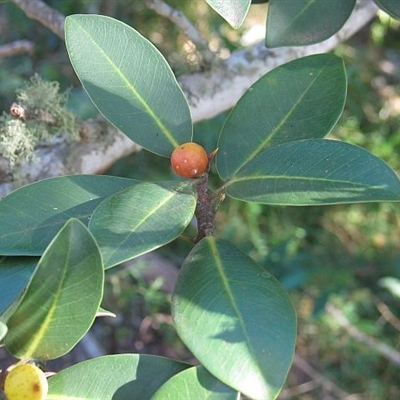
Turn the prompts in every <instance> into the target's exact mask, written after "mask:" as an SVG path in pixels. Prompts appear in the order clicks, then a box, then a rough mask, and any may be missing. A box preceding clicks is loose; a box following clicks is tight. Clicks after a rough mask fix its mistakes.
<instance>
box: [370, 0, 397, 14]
mask: <svg viewBox="0 0 400 400" xmlns="http://www.w3.org/2000/svg"><path fill="white" fill-rule="evenodd" d="M374 1H375V3H376V4H377V6H378V7H379V8H381V9H382V10H383V11H385V12H387V13H388V14H389V15H390V16H391V17H393V18H396V19H400V1H399V0H374Z"/></svg>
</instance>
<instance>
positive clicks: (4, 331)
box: [0, 321, 7, 341]
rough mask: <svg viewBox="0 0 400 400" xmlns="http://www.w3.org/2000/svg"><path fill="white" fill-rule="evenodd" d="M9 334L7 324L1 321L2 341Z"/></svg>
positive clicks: (0, 334)
mask: <svg viewBox="0 0 400 400" xmlns="http://www.w3.org/2000/svg"><path fill="white" fill-rule="evenodd" d="M6 334H7V325H6V324H5V323H4V322H2V321H0V341H1V340H2V339H3V338H4V336H6Z"/></svg>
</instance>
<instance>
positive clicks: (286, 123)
mask: <svg viewBox="0 0 400 400" xmlns="http://www.w3.org/2000/svg"><path fill="white" fill-rule="evenodd" d="M345 100H346V73H345V69H344V65H343V61H342V60H341V59H340V58H338V57H336V56H334V55H331V54H319V55H314V56H309V57H304V58H300V59H297V60H295V61H291V62H289V63H287V64H284V65H282V66H280V67H278V68H276V69H274V70H272V71H271V72H269V73H267V74H266V75H264V76H263V77H262V78H261V79H259V80H258V81H257V82H256V83H255V84H254V85H253V86H252V87H251V88H250V89H249V90H248V91H247V92H246V93H245V94H244V95H243V97H242V98H241V99H240V100H239V102H238V103H237V104H236V106H235V107H234V109H233V110H232V111H231V113H230V114H229V117H228V118H227V121H226V123H225V125H224V126H223V128H222V132H221V136H220V139H219V143H218V148H219V150H218V153H217V169H218V173H219V175H220V176H221V178H222V179H223V180H226V179H228V178H229V177H232V176H234V175H235V174H236V173H238V171H239V170H240V169H241V168H242V167H243V166H244V165H245V164H246V163H248V162H250V161H251V160H252V159H254V158H255V157H257V155H258V154H260V153H261V152H263V151H264V150H265V149H267V148H268V147H271V146H276V145H278V144H280V143H284V142H288V141H293V140H300V139H309V138H322V137H324V136H325V135H326V134H328V133H329V131H330V130H331V129H332V127H333V126H334V125H335V124H336V122H337V120H338V119H339V117H340V115H341V113H342V111H343V107H344V103H345Z"/></svg>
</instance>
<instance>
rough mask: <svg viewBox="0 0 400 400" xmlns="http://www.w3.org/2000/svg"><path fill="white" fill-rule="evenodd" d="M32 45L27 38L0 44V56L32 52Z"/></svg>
mask: <svg viewBox="0 0 400 400" xmlns="http://www.w3.org/2000/svg"><path fill="white" fill-rule="evenodd" d="M33 47H34V46H33V43H32V42H31V41H29V40H16V41H15V42H11V43H7V44H3V45H2V46H0V57H12V56H15V55H17V54H21V53H28V54H32V52H33Z"/></svg>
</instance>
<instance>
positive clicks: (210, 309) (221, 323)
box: [172, 237, 296, 400]
mask: <svg viewBox="0 0 400 400" xmlns="http://www.w3.org/2000/svg"><path fill="white" fill-rule="evenodd" d="M172 315H173V319H174V323H175V327H176V329H177V332H178V334H179V336H180V337H181V339H182V340H183V342H184V343H185V344H186V345H187V346H188V348H189V349H190V351H192V353H193V354H194V356H195V357H196V358H197V359H198V360H199V361H200V362H201V363H202V364H203V365H204V367H205V368H207V370H208V371H210V372H211V374H213V375H214V376H216V377H217V378H218V379H220V380H221V381H222V382H224V383H225V384H227V385H228V386H230V387H232V388H234V389H236V390H237V391H239V392H241V393H243V394H245V395H246V396H248V397H250V398H252V399H255V400H265V399H274V398H275V397H276V395H277V394H278V392H279V391H280V389H281V388H282V385H283V383H284V381H285V378H286V375H287V373H288V370H289V368H290V365H291V362H292V358H293V354H294V345H295V340H296V315H295V311H294V308H293V305H292V303H291V301H290V298H289V296H288V294H287V292H286V291H285V289H284V288H283V287H282V285H281V284H280V283H279V282H278V281H277V280H276V279H275V278H274V277H272V276H271V274H269V273H268V272H267V271H266V270H265V269H264V268H262V267H261V266H259V265H258V264H256V263H255V262H254V261H253V260H252V259H251V258H250V257H248V256H247V255H245V254H244V253H242V252H241V251H239V250H238V249H237V248H236V247H235V246H233V245H232V244H230V243H229V242H226V241H223V240H218V239H216V238H214V237H206V238H205V239H203V240H201V241H200V242H199V243H198V244H197V245H196V246H195V247H194V248H193V250H192V251H191V252H190V253H189V255H188V257H187V258H186V260H185V262H184V264H183V266H182V268H181V270H180V273H179V278H178V282H177V284H176V287H175V291H174V294H173V299H172Z"/></svg>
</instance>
